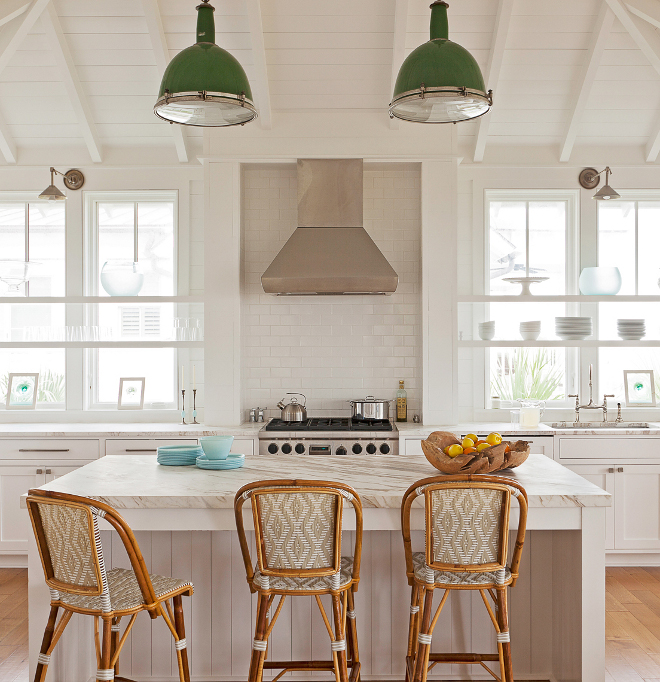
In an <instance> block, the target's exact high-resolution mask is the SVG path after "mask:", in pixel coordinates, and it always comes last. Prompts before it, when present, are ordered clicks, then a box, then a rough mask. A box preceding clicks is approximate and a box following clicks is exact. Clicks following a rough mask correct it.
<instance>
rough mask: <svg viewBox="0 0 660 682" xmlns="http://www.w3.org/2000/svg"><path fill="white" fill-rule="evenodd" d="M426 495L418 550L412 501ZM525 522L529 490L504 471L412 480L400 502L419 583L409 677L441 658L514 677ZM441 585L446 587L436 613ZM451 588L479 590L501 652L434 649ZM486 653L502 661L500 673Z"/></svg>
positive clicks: (409, 680) (508, 679) (409, 559)
mask: <svg viewBox="0 0 660 682" xmlns="http://www.w3.org/2000/svg"><path fill="white" fill-rule="evenodd" d="M422 495H423V496H424V509H425V530H426V537H425V551H424V552H413V551H412V544H411V538H410V509H411V506H412V503H413V502H414V501H415V499H416V498H417V497H419V496H422ZM511 496H513V497H515V498H516V499H517V500H518V505H519V507H520V520H519V523H518V535H517V538H516V544H515V547H514V550H513V555H512V560H511V564H510V566H507V553H508V539H509V513H510V509H511ZM526 522H527V493H526V492H525V490H524V488H522V486H520V485H519V484H518V483H516V482H515V481H513V480H511V479H509V478H504V477H503V476H482V475H477V474H474V475H473V474H470V475H464V476H433V477H431V478H425V479H423V480H421V481H417V483H415V484H414V485H412V486H411V487H410V488H408V490H407V491H406V494H405V495H404V497H403V501H402V504H401V528H402V530H403V546H404V550H405V555H406V575H407V576H408V584H409V585H411V587H412V595H411V600H410V624H409V628H408V654H407V656H406V682H426V677H427V674H428V672H429V671H430V670H431V669H432V668H433V667H434V666H435V665H436V664H437V663H468V664H478V665H481V666H482V667H483V668H485V669H486V670H487V671H488V672H489V673H490V674H491V675H492V676H493V677H494V678H495V679H496V680H498V682H513V670H512V666H511V640H510V637H509V613H508V605H507V587H508V586H509V585H511V586H513V585H515V584H516V579H517V578H518V567H519V565H520V557H521V554H522V548H523V542H524V540H525V527H526ZM436 588H440V589H443V590H444V593H443V595H442V599H441V600H440V603H439V604H438V606H437V608H436V611H435V613H434V614H433V615H432V608H433V595H434V592H435V589H436ZM451 590H479V592H480V593H481V598H482V600H483V602H484V605H485V607H486V610H487V611H488V615H489V616H490V619H491V621H492V623H493V627H494V628H495V631H496V633H497V654H474V653H442V654H432V653H431V638H432V636H433V629H434V628H435V625H436V623H437V622H438V617H439V616H440V612H441V611H442V607H443V606H444V605H445V602H446V601H447V597H448V596H449V593H450V591H451ZM489 600H491V601H492V602H493V604H492V605H491V604H490V602H489ZM420 608H421V612H420ZM429 661H430V662H431V663H430V665H429ZM484 661H499V665H500V675H499V677H498V676H497V675H496V674H495V673H493V672H492V671H491V670H490V668H488V666H486V665H485V663H484Z"/></svg>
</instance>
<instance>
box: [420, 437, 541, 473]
mask: <svg viewBox="0 0 660 682" xmlns="http://www.w3.org/2000/svg"><path fill="white" fill-rule="evenodd" d="M460 442H461V441H460V440H459V439H458V438H457V437H456V436H455V435H454V434H453V433H449V432H448V431H434V432H433V433H432V434H431V435H430V436H429V437H428V438H427V439H426V440H423V441H422V450H423V451H424V455H425V456H426V459H427V460H428V461H429V462H430V463H431V464H432V465H433V466H434V467H435V468H436V469H437V470H438V471H441V472H442V473H443V474H493V473H495V472H496V471H501V470H502V469H513V468H514V467H517V466H520V465H521V464H522V463H523V462H524V461H525V460H526V459H527V457H528V456H529V443H528V442H527V441H525V440H519V441H516V442H515V443H512V442H510V441H502V442H501V443H500V444H499V445H491V446H490V447H489V448H485V449H483V450H481V452H471V453H467V454H465V453H464V454H462V455H458V456H457V457H450V456H449V455H445V453H444V452H443V450H444V449H445V448H446V447H447V446H448V445H452V444H453V443H458V444H460Z"/></svg>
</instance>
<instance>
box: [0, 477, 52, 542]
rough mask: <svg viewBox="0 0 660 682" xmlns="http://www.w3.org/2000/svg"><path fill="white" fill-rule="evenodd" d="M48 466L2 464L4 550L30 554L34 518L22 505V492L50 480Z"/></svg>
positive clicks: (0, 504)
mask: <svg viewBox="0 0 660 682" xmlns="http://www.w3.org/2000/svg"><path fill="white" fill-rule="evenodd" d="M45 472H46V467H44V466H42V465H36V464H32V465H30V464H20V465H16V466H12V465H5V464H3V465H0V554H26V553H27V539H28V537H29V533H31V532H32V530H31V528H30V520H29V519H28V515H27V514H26V513H25V510H24V509H21V507H20V500H21V495H24V494H25V493H26V492H27V491H28V490H30V488H37V487H39V486H40V485H43V484H44V483H45V482H46V473H45Z"/></svg>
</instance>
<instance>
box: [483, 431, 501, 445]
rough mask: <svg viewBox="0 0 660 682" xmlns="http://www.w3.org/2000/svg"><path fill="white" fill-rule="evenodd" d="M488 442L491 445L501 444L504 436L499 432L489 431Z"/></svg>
mask: <svg viewBox="0 0 660 682" xmlns="http://www.w3.org/2000/svg"><path fill="white" fill-rule="evenodd" d="M486 442H487V443H489V444H490V445H499V444H500V443H501V442H502V436H500V434H499V433H489V434H488V435H487V436H486Z"/></svg>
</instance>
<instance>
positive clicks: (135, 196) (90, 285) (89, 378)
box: [83, 190, 187, 412]
mask: <svg viewBox="0 0 660 682" xmlns="http://www.w3.org/2000/svg"><path fill="white" fill-rule="evenodd" d="M166 201H172V202H173V203H174V273H173V280H174V282H173V283H174V291H173V292H172V295H173V296H177V295H178V281H179V210H180V207H179V192H178V191H177V190H145V191H123V190H117V191H107V192H96V191H84V192H83V212H84V213H83V215H84V230H83V251H84V265H83V277H84V279H83V291H84V295H86V296H98V295H100V292H99V288H98V281H99V270H98V230H97V229H96V228H97V217H98V205H99V204H100V203H105V202H118V203H119V202H126V203H129V202H130V203H132V202H139V203H157V202H166ZM108 301H109V302H111V301H112V297H111V296H108ZM136 303H138V304H139V296H136ZM101 305H102V304H101ZM172 305H174V306H176V304H172ZM90 310H91V311H92V315H94V314H95V312H96V306H93V307H90V306H86V310H85V313H84V314H85V316H86V317H87V316H88V315H89V311H90ZM175 315H176V309H175ZM86 323H87V324H91V323H92V320H91V319H89V318H88V319H87V320H86ZM182 355H187V354H186V353H180V352H179V351H178V349H175V351H174V366H173V367H172V375H173V377H174V385H175V387H177V386H178V384H177V381H176V379H177V376H178V373H177V368H178V366H179V363H180V360H181V356H182ZM83 358H84V360H83V362H84V376H83V380H84V386H85V389H86V390H84V392H83V409H84V410H86V411H90V412H96V411H104V410H108V409H112V408H113V407H116V404H115V403H113V402H108V403H101V402H96V400H95V396H96V395H97V393H98V391H97V388H98V387H97V384H96V381H97V377H98V350H97V349H93V348H90V349H86V350H84V351H83ZM177 404H178V390H177V388H175V396H174V401H173V402H171V403H145V404H144V408H145V409H146V410H158V411H169V410H174V409H176V408H177Z"/></svg>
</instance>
